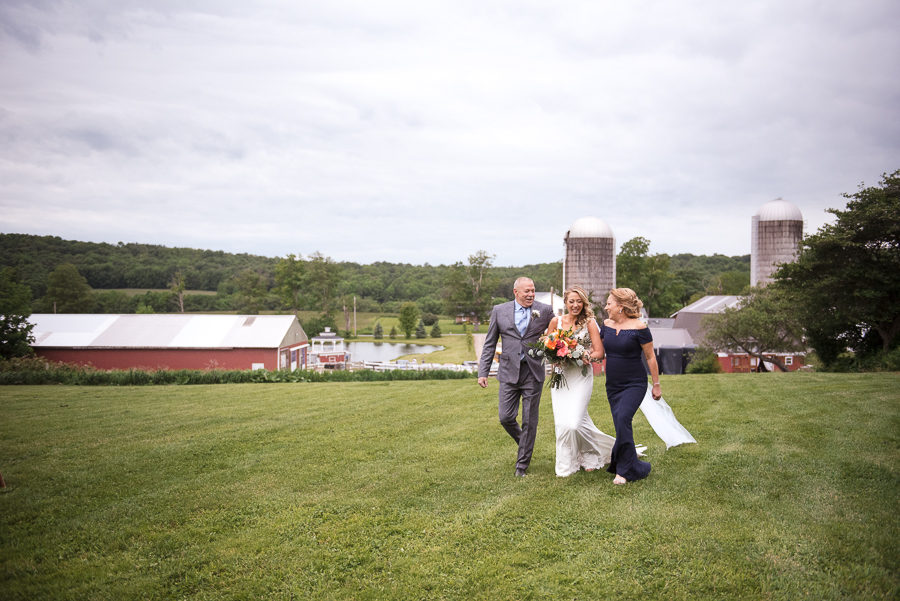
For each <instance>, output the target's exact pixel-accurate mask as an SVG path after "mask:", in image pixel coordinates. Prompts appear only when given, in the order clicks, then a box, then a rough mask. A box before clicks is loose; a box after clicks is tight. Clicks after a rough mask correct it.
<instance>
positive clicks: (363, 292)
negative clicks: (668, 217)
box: [0, 234, 750, 313]
mask: <svg viewBox="0 0 900 601" xmlns="http://www.w3.org/2000/svg"><path fill="white" fill-rule="evenodd" d="M487 250H488V251H489V252H490V249H487ZM460 260H461V261H465V260H466V257H460ZM278 261H279V258H271V257H261V256H257V255H250V254H245V253H242V254H232V253H226V252H222V251H213V250H199V249H193V248H168V247H166V246H160V245H153V244H135V243H128V244H124V243H119V244H115V245H113V244H106V243H95V242H79V241H75V240H63V239H62V238H59V237H56V236H31V235H27V234H0V266H4V267H5V266H10V267H15V268H17V269H18V271H19V276H20V277H21V279H22V281H23V282H24V283H26V284H27V285H28V286H30V287H31V290H32V294H33V295H34V298H35V299H38V298H41V297H42V296H43V295H44V294H45V292H46V290H47V278H48V276H49V274H50V273H51V272H52V271H53V270H54V269H55V268H56V267H57V266H58V265H60V264H62V263H72V264H73V265H75V266H76V267H77V268H78V271H79V272H80V273H81V275H83V276H84V277H85V279H87V282H88V284H89V285H90V286H91V287H92V288H95V289H125V288H142V289H156V290H159V289H165V288H166V287H167V285H168V282H169V280H170V278H171V277H172V274H174V273H175V272H176V271H181V273H182V274H184V276H185V278H186V287H187V289H188V290H206V291H217V292H218V296H219V297H220V299H221V300H222V302H220V303H218V305H216V308H218V309H219V310H227V307H228V306H230V303H229V301H228V300H227V297H230V295H231V294H232V293H233V291H234V288H233V286H232V284H231V282H230V280H231V279H232V278H233V277H234V276H235V275H237V274H238V273H240V272H241V271H243V270H245V269H248V268H249V269H253V270H255V271H258V272H260V273H261V274H263V276H264V278H265V279H266V280H267V281H268V285H269V287H270V288H271V287H272V286H274V283H275V265H276V264H277V263H278ZM340 266H341V268H342V274H341V284H340V287H339V290H338V291H337V295H336V296H346V295H356V297H357V304H358V307H359V308H360V310H372V311H382V310H384V311H393V310H396V307H397V306H398V305H399V303H402V302H405V301H415V302H417V303H418V304H419V305H420V307H421V308H422V309H423V310H425V311H430V312H435V313H437V312H440V311H441V298H442V292H443V282H444V278H445V277H446V275H447V272H448V270H449V269H450V267H449V266H446V265H428V264H427V263H426V264H425V265H409V264H405V263H385V262H376V263H371V264H367V265H363V264H359V263H352V262H345V263H340ZM494 270H495V274H496V275H497V276H498V278H499V284H498V286H497V289H496V290H495V291H494V293H493V296H496V297H501V298H505V299H512V298H513V293H512V286H513V282H514V281H515V278H516V277H518V276H520V275H523V274H527V275H529V276H530V277H531V278H533V279H534V281H535V285H536V287H537V289H538V290H545V291H546V290H549V289H550V288H551V287H553V288H554V289H556V290H559V289H560V287H561V286H562V263H561V261H557V262H554V263H540V264H536V265H525V266H522V267H495V268H494ZM670 270H671V271H672V272H676V273H680V272H683V273H682V277H681V280H679V281H682V280H683V281H685V282H687V281H695V282H696V283H695V284H693V285H685V286H683V288H684V291H683V293H682V294H683V295H684V296H685V299H686V298H687V297H688V296H690V295H691V294H695V293H700V292H701V291H702V290H705V289H706V288H707V287H708V286H709V285H710V282H713V281H715V279H716V278H717V277H719V276H721V275H722V274H724V273H727V272H746V273H747V274H748V275H747V278H749V271H750V255H745V256H743V257H726V256H723V255H713V256H703V255H699V256H698V255H690V254H680V255H674V256H673V257H671V264H670ZM684 273H688V274H689V275H690V276H691V277H684V275H683V274H684ZM210 302H211V301H210ZM278 302H279V301H278V300H277V299H275V298H274V297H273V298H272V299H270V301H269V306H268V308H270V309H273V308H277V307H275V306H272V305H273V303H274V304H277V303H278ZM683 302H684V301H683ZM302 305H303V306H302V307H301V308H309V309H310V310H314V309H315V299H314V298H312V297H309V298H304V299H302ZM204 306H205V305H204ZM209 306H210V307H212V305H211V304H210V305H209ZM207 310H212V309H207Z"/></svg>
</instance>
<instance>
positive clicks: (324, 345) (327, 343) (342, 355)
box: [309, 327, 350, 369]
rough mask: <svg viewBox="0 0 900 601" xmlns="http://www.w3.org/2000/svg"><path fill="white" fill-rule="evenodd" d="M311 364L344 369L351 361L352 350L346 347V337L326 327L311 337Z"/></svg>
mask: <svg viewBox="0 0 900 601" xmlns="http://www.w3.org/2000/svg"><path fill="white" fill-rule="evenodd" d="M309 342H310V347H309V348H310V351H309V357H310V361H309V363H310V365H312V366H316V365H323V366H325V367H328V368H331V369H343V368H344V366H345V365H346V363H347V362H348V361H350V352H349V351H347V350H346V349H345V348H344V339H343V338H341V337H340V336H338V335H337V334H335V333H334V332H332V331H331V328H328V327H326V328H325V331H324V332H322V333H321V334H319V335H318V336H314V337H313V338H311V339H310V341H309Z"/></svg>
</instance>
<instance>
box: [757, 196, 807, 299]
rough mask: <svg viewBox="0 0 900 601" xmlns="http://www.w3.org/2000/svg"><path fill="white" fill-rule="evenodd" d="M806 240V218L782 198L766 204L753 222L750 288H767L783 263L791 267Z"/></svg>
mask: <svg viewBox="0 0 900 601" xmlns="http://www.w3.org/2000/svg"><path fill="white" fill-rule="evenodd" d="M802 238H803V214H802V213H801V212H800V209H798V208H797V207H796V206H795V205H793V204H791V203H789V202H788V201H786V200H782V199H781V198H776V199H775V200H773V201H771V202H767V203H766V204H764V205H763V206H761V207H760V208H759V211H757V212H756V215H754V216H753V218H752V219H751V221H750V284H751V285H752V286H765V285H766V284H768V283H770V282H771V281H772V274H773V273H775V271H777V270H778V265H779V264H780V263H791V262H793V261H794V260H796V258H797V249H798V248H799V247H800V240H801V239H802Z"/></svg>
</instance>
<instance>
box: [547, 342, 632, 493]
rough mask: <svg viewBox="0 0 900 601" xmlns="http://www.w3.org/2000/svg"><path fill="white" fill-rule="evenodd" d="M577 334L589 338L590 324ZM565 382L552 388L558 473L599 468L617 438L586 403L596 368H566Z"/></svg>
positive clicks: (606, 460)
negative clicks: (590, 412) (597, 422)
mask: <svg viewBox="0 0 900 601" xmlns="http://www.w3.org/2000/svg"><path fill="white" fill-rule="evenodd" d="M576 336H577V337H579V338H581V339H582V340H584V341H585V342H587V341H589V340H590V338H589V337H588V336H587V328H586V327H584V328H581V329H580V330H579V331H578V332H577V333H576ZM563 375H564V376H565V382H566V383H565V384H563V385H562V386H561V387H559V388H551V389H550V398H551V399H552V402H553V422H554V424H555V426H556V475H557V476H560V477H566V476H571V475H572V474H574V473H575V472H577V471H578V470H580V469H581V468H585V469H588V470H595V469H600V468H602V467H603V466H604V465H606V464H607V463H609V461H610V454H611V453H612V448H613V444H614V443H615V441H616V439H615V438H613V437H612V436H609V435H607V434H604V433H603V432H601V431H600V430H599V429H598V428H597V426H595V425H594V422H593V421H592V420H591V417H590V416H589V415H588V412H587V407H588V403H589V402H590V400H591V393H592V392H593V390H594V374H593V370H591V369H590V368H589V369H588V375H586V376H582V375H581V368H580V367H566V368H564V370H563Z"/></svg>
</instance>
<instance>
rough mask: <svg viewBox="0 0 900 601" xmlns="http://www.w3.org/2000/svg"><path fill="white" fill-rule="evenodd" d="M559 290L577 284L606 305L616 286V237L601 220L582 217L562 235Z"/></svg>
mask: <svg viewBox="0 0 900 601" xmlns="http://www.w3.org/2000/svg"><path fill="white" fill-rule="evenodd" d="M564 245H565V249H566V250H565V258H564V259H563V289H566V288H568V287H569V286H581V287H582V288H584V289H585V290H587V291H588V292H589V293H591V297H592V299H593V301H594V302H595V303H599V304H601V305H604V304H606V297H607V296H609V291H610V290H612V289H613V288H615V287H616V236H615V234H613V231H612V229H610V227H609V226H608V225H606V222H605V221H603V220H602V219H597V218H596V217H582V218H581V219H579V220H578V221H576V222H575V223H573V224H572V227H571V228H569V231H568V232H566V237H565V238H564Z"/></svg>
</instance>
